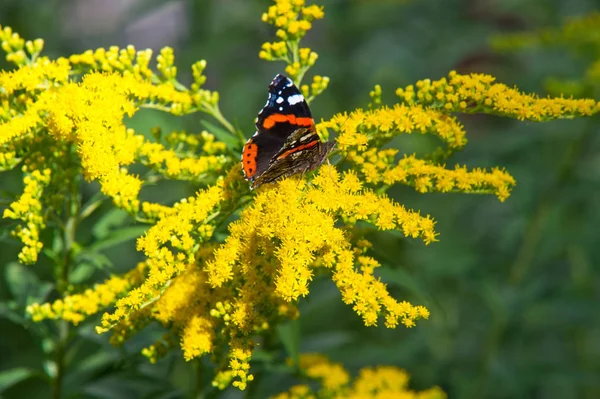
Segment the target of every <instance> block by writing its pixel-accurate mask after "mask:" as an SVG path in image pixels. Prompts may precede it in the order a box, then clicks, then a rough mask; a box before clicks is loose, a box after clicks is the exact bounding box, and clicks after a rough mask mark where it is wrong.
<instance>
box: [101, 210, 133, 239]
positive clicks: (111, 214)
mask: <svg viewBox="0 0 600 399" xmlns="http://www.w3.org/2000/svg"><path fill="white" fill-rule="evenodd" d="M129 217H130V216H129V214H128V213H127V212H125V211H124V210H121V209H112V210H110V211H108V212H107V213H106V214H105V215H104V216H102V217H101V218H100V220H98V221H97V222H96V224H95V225H94V227H93V228H92V234H93V235H94V237H96V238H99V239H100V238H104V237H106V236H108V235H109V234H111V231H112V230H113V229H114V228H115V227H119V226H122V225H123V224H124V223H125V221H126V220H128V219H129Z"/></svg>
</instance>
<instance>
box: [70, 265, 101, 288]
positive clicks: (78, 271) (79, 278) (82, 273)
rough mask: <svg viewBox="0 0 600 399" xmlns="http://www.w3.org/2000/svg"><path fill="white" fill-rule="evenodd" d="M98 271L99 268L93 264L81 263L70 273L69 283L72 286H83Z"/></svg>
mask: <svg viewBox="0 0 600 399" xmlns="http://www.w3.org/2000/svg"><path fill="white" fill-rule="evenodd" d="M96 269H97V267H95V266H94V264H93V263H87V262H86V263H80V264H79V265H77V267H76V268H75V269H73V271H72V272H71V273H69V282H70V283H72V284H83V283H85V282H86V281H87V280H89V279H90V278H91V277H92V276H93V275H94V272H95V271H96Z"/></svg>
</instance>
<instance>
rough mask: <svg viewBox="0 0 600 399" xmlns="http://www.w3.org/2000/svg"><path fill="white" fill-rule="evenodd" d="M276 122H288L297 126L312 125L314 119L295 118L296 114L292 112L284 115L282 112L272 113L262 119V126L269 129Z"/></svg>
mask: <svg viewBox="0 0 600 399" xmlns="http://www.w3.org/2000/svg"><path fill="white" fill-rule="evenodd" d="M277 122H288V123H290V124H292V125H298V126H312V125H314V123H315V122H314V121H313V118H306V117H304V118H296V115H294V114H289V115H284V114H272V115H269V116H268V117H267V119H265V120H264V122H263V127H264V128H265V129H270V128H272V127H273V126H275V124H276V123H277Z"/></svg>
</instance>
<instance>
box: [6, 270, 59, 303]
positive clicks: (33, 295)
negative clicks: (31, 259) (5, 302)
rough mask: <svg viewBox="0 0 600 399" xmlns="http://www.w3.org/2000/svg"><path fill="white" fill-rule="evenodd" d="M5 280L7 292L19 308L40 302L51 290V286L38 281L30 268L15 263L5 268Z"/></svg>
mask: <svg viewBox="0 0 600 399" xmlns="http://www.w3.org/2000/svg"><path fill="white" fill-rule="evenodd" d="M5 278H6V283H7V285H8V289H9V291H10V292H11V294H12V295H13V297H14V298H15V300H16V303H17V305H18V306H19V307H21V308H24V307H25V306H27V305H28V304H29V303H32V302H38V301H40V300H42V299H43V298H44V297H45V296H46V295H47V294H48V293H49V292H50V290H51V289H52V284H50V283H49V282H43V281H40V280H39V279H38V278H37V276H36V275H35V274H34V273H33V271H32V269H31V267H28V266H24V265H22V264H20V263H17V262H12V263H9V264H8V265H7V266H6V272H5Z"/></svg>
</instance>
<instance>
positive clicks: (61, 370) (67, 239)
mask: <svg viewBox="0 0 600 399" xmlns="http://www.w3.org/2000/svg"><path fill="white" fill-rule="evenodd" d="M70 167H74V166H73V165H71V164H70V163H69V162H68V163H67V165H66V166H65V168H66V169H67V170H68V168H70ZM72 179H73V180H72V181H71V182H70V183H71V192H70V193H69V194H68V204H67V207H66V208H67V209H66V214H67V218H66V221H65V222H64V224H62V226H61V229H62V230H63V256H62V261H59V262H58V263H57V265H56V269H55V274H56V275H55V278H56V288H57V290H58V292H59V294H60V297H61V298H64V297H65V296H66V295H67V294H68V291H69V271H70V269H71V264H72V262H73V255H74V253H73V252H74V248H75V243H76V239H75V232H76V230H77V225H78V223H79V220H80V214H79V212H80V209H81V199H80V196H79V184H78V180H77V177H76V176H73V177H72ZM69 340H70V325H69V323H68V322H66V321H65V320H60V321H59V322H58V339H57V343H56V353H55V360H54V362H55V365H56V376H55V378H54V381H53V384H52V398H53V399H60V398H61V397H62V388H63V387H62V382H63V379H64V375H65V353H66V350H67V347H68V345H69Z"/></svg>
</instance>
